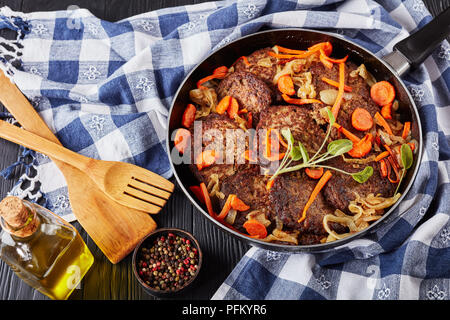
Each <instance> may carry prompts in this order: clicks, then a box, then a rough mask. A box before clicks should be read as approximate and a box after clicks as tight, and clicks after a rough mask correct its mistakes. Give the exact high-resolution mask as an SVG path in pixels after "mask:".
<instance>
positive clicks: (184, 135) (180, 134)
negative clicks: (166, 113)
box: [174, 128, 191, 153]
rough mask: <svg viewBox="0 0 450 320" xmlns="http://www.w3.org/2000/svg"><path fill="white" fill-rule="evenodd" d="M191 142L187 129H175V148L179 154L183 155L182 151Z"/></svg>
mask: <svg viewBox="0 0 450 320" xmlns="http://www.w3.org/2000/svg"><path fill="white" fill-rule="evenodd" d="M190 141H191V133H190V132H189V130H188V129H184V128H179V129H177V132H176V133H175V141H174V144H175V148H177V150H178V151H179V152H180V153H184V150H186V147H187V146H188V145H189V143H190Z"/></svg>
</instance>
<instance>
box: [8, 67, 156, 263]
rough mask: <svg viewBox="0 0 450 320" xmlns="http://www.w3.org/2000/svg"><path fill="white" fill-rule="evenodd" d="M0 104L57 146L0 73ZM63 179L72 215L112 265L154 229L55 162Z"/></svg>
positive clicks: (83, 176)
mask: <svg viewBox="0 0 450 320" xmlns="http://www.w3.org/2000/svg"><path fill="white" fill-rule="evenodd" d="M0 102H2V104H3V105H4V106H5V107H6V108H7V109H8V110H9V112H11V114H12V115H13V116H14V118H15V119H16V120H17V121H18V122H19V123H20V124H21V125H22V127H23V128H24V129H26V130H27V131H30V132H33V133H35V134H38V135H40V136H41V137H43V138H46V139H48V140H51V141H53V142H55V143H59V141H58V139H57V138H56V136H55V135H54V134H53V133H52V132H51V131H50V129H49V128H48V127H47V125H46V124H45V122H44V121H43V120H42V118H41V117H40V116H39V114H38V113H37V112H36V111H35V109H34V108H33V107H32V106H31V104H30V103H29V102H28V100H27V99H26V98H25V97H24V96H23V94H22V93H21V92H20V90H19V89H18V88H17V87H16V86H15V85H14V84H13V83H11V81H10V80H9V79H8V78H7V77H5V75H4V74H3V72H1V71H0ZM52 160H53V161H54V163H55V164H56V165H57V167H58V168H59V169H60V170H61V172H62V174H63V175H64V177H65V179H66V182H67V188H68V192H69V198H70V205H71V207H72V211H73V213H74V215H75V217H76V218H77V220H78V222H79V223H80V224H81V226H82V227H83V228H84V229H85V230H86V232H87V233H88V234H89V236H90V237H91V238H92V240H93V241H94V242H95V244H96V245H97V246H98V247H99V248H100V250H101V251H102V252H103V253H104V254H105V256H106V257H107V258H108V259H109V261H111V262H112V263H117V262H119V261H120V260H122V259H123V258H124V257H126V256H127V255H128V254H129V253H130V252H131V251H132V250H133V249H134V247H135V246H136V245H137V244H138V243H139V242H140V241H141V240H142V238H144V237H145V236H146V235H147V234H148V233H150V232H151V231H153V230H155V229H156V223H155V221H154V220H153V219H152V217H151V216H150V215H149V214H148V213H146V212H144V211H140V210H136V209H131V208H128V207H125V206H122V205H121V204H119V203H117V202H116V201H113V200H112V199H111V198H110V197H108V196H107V195H105V194H104V193H103V192H102V191H101V190H100V189H99V188H98V187H97V185H96V184H95V183H94V182H92V181H91V179H90V178H89V177H88V176H87V175H86V174H85V173H83V172H82V171H80V170H78V169H76V168H75V167H72V166H70V165H67V164H65V163H64V162H61V161H58V160H54V159H52Z"/></svg>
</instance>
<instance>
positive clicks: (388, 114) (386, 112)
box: [381, 102, 392, 119]
mask: <svg viewBox="0 0 450 320" xmlns="http://www.w3.org/2000/svg"><path fill="white" fill-rule="evenodd" d="M381 115H382V116H383V118H385V119H392V102H391V103H388V104H387V105H385V106H383V107H381Z"/></svg>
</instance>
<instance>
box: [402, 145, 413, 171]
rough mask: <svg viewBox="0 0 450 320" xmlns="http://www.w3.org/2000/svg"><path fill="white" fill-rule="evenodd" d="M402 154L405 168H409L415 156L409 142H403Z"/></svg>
mask: <svg viewBox="0 0 450 320" xmlns="http://www.w3.org/2000/svg"><path fill="white" fill-rule="evenodd" d="M400 155H401V159H402V165H403V168H404V169H405V170H408V169H409V168H411V166H412V164H413V161H414V157H413V153H412V150H411V147H410V146H409V145H408V144H406V143H405V144H402V147H401V148H400Z"/></svg>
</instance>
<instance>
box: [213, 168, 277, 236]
mask: <svg viewBox="0 0 450 320" xmlns="http://www.w3.org/2000/svg"><path fill="white" fill-rule="evenodd" d="M268 179H269V178H268V177H267V176H264V175H262V174H261V172H260V168H259V166H255V165H253V166H251V167H249V168H247V169H244V170H240V171H238V172H237V173H236V174H234V175H232V176H229V177H227V178H226V179H225V180H224V181H223V182H222V185H221V190H220V191H221V192H222V193H223V194H225V198H224V199H223V200H221V203H220V208H223V206H224V204H225V201H226V199H227V198H228V196H229V195H230V194H235V195H236V196H237V197H238V198H239V199H241V200H242V201H244V202H245V204H247V205H248V206H250V209H249V210H248V211H243V212H240V211H238V214H237V217H236V220H235V223H234V225H233V226H234V227H235V228H236V229H237V230H239V231H241V232H243V233H247V231H246V230H245V228H244V227H243V224H244V223H245V222H246V221H247V214H248V213H249V212H251V211H254V210H259V211H261V212H263V213H264V214H265V215H266V217H269V212H268V192H267V190H266V183H267V180H268Z"/></svg>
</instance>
